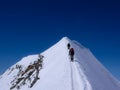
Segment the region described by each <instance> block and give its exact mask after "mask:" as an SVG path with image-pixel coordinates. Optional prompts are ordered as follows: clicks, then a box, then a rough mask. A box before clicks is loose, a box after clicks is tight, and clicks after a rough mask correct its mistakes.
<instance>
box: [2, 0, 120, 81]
mask: <svg viewBox="0 0 120 90" xmlns="http://www.w3.org/2000/svg"><path fill="white" fill-rule="evenodd" d="M64 36H68V37H69V38H70V39H75V40H77V41H79V42H80V43H81V44H83V45H84V46H85V47H88V48H89V49H90V50H91V51H92V53H93V54H94V55H95V56H96V57H97V58H98V59H99V61H100V62H101V63H102V64H103V65H104V66H105V67H106V68H107V69H108V70H109V71H110V72H111V73H112V74H113V75H114V76H115V77H116V78H118V79H119V80H120V71H119V70H120V2H119V1H118V0H117V1H116V0H109V1H106V0H100V1H96V0H95V1H90V0H88V1H87V0H84V1H80V0H79V1H76V0H69V1H66V0H63V1H62V0H60V1H58V0H57V1H54V0H52V1H50V0H49V1H47V0H44V1H40V0H39V1H36V0H19V1H18V0H17V1H16V0H9V1H6V0H4V1H0V62H1V63H0V73H2V72H3V71H5V70H6V69H7V68H8V67H10V66H11V65H13V64H14V63H16V62H17V61H18V60H20V59H21V58H22V57H24V56H26V55H29V54H36V53H40V52H42V51H44V50H45V49H47V48H49V47H50V46H52V45H53V44H54V43H56V42H57V41H59V40H60V39H61V38H62V37H64Z"/></svg>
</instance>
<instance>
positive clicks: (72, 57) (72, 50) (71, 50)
mask: <svg viewBox="0 0 120 90" xmlns="http://www.w3.org/2000/svg"><path fill="white" fill-rule="evenodd" d="M69 55H70V58H71V61H72V62H73V60H74V49H73V48H70V50H69Z"/></svg>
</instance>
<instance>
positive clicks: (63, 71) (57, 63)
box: [0, 37, 120, 90]
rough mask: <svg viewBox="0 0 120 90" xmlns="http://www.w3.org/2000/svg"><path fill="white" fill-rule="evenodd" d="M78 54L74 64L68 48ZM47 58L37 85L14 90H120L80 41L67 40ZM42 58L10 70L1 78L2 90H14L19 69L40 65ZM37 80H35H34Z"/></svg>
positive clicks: (22, 62) (29, 59)
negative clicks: (35, 62) (69, 45)
mask: <svg viewBox="0 0 120 90" xmlns="http://www.w3.org/2000/svg"><path fill="white" fill-rule="evenodd" d="M68 43H70V44H71V47H73V48H74V50H75V56H74V62H71V61H70V57H69V54H68V53H69V50H68V49H67V44H68ZM41 55H43V56H44V59H43V67H42V69H41V70H40V72H39V75H38V76H39V78H40V79H38V80H37V82H36V83H35V84H34V85H33V87H31V88H30V83H28V82H27V83H26V84H25V85H22V86H21V87H20V88H16V87H15V88H13V89H11V90H19V89H20V90H120V84H119V83H118V81H117V80H116V79H115V78H114V77H113V76H112V75H111V74H110V73H109V72H108V71H107V70H106V69H105V68H104V66H103V65H102V64H101V63H99V62H98V60H97V59H96V58H95V57H94V55H93V54H92V53H91V51H90V50H89V49H87V48H85V47H84V46H82V45H81V44H79V43H78V42H77V41H72V40H70V39H68V38H67V37H64V38H62V39H61V40H60V41H59V42H58V43H56V44H55V45H53V46H52V47H50V48H49V49H48V50H46V51H44V52H43V53H41ZM37 59H38V55H30V56H27V57H24V58H23V59H22V60H20V61H19V62H18V63H16V64H15V65H13V66H12V67H10V68H9V69H8V70H6V72H5V73H4V74H3V75H2V76H1V77H0V90H10V87H11V86H12V81H13V80H14V79H15V78H16V77H17V76H16V75H17V74H18V69H16V68H15V67H16V65H21V66H22V67H23V69H22V70H25V68H26V67H27V66H28V65H30V64H31V63H33V62H34V61H36V60H37ZM30 78H31V79H32V78H33V77H32V76H31V77H30Z"/></svg>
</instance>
